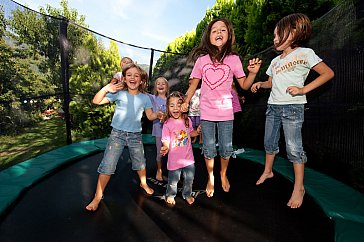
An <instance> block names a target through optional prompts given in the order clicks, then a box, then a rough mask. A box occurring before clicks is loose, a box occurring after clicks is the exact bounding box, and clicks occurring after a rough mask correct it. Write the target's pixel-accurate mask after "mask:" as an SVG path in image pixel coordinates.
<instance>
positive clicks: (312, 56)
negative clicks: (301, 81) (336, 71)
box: [307, 49, 322, 69]
mask: <svg viewBox="0 0 364 242" xmlns="http://www.w3.org/2000/svg"><path fill="white" fill-rule="evenodd" d="M307 62H308V66H309V67H310V69H311V68H312V67H314V66H315V65H317V64H318V63H320V62H322V59H321V58H320V57H318V56H317V55H316V53H315V51H313V50H312V49H309V50H308V53H307Z"/></svg>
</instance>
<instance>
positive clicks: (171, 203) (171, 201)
mask: <svg viewBox="0 0 364 242" xmlns="http://www.w3.org/2000/svg"><path fill="white" fill-rule="evenodd" d="M166 203H167V204H168V205H175V204H176V201H175V200H174V197H167V198H166Z"/></svg>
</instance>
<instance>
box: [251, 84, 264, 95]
mask: <svg viewBox="0 0 364 242" xmlns="http://www.w3.org/2000/svg"><path fill="white" fill-rule="evenodd" d="M261 85H262V83H261V82H256V83H254V84H253V85H252V87H251V88H250V90H251V91H252V92H253V93H256V92H257V91H258V89H260V87H261Z"/></svg>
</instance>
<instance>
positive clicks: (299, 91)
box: [286, 86, 304, 96]
mask: <svg viewBox="0 0 364 242" xmlns="http://www.w3.org/2000/svg"><path fill="white" fill-rule="evenodd" d="M286 92H287V93H289V94H291V95H292V96H296V95H302V94H304V93H303V88H299V87H295V86H290V87H287V89H286Z"/></svg>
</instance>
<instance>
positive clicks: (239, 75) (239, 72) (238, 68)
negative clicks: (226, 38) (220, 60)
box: [234, 55, 246, 78]
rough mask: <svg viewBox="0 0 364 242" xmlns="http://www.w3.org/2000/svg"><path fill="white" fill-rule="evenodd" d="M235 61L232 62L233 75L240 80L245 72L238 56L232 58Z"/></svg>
mask: <svg viewBox="0 0 364 242" xmlns="http://www.w3.org/2000/svg"><path fill="white" fill-rule="evenodd" d="M234 57H235V60H234V63H235V65H234V75H235V77H236V78H242V77H245V76H246V75H245V72H244V69H243V64H242V63H241V60H240V57H239V56H237V55H236V56H234Z"/></svg>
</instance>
